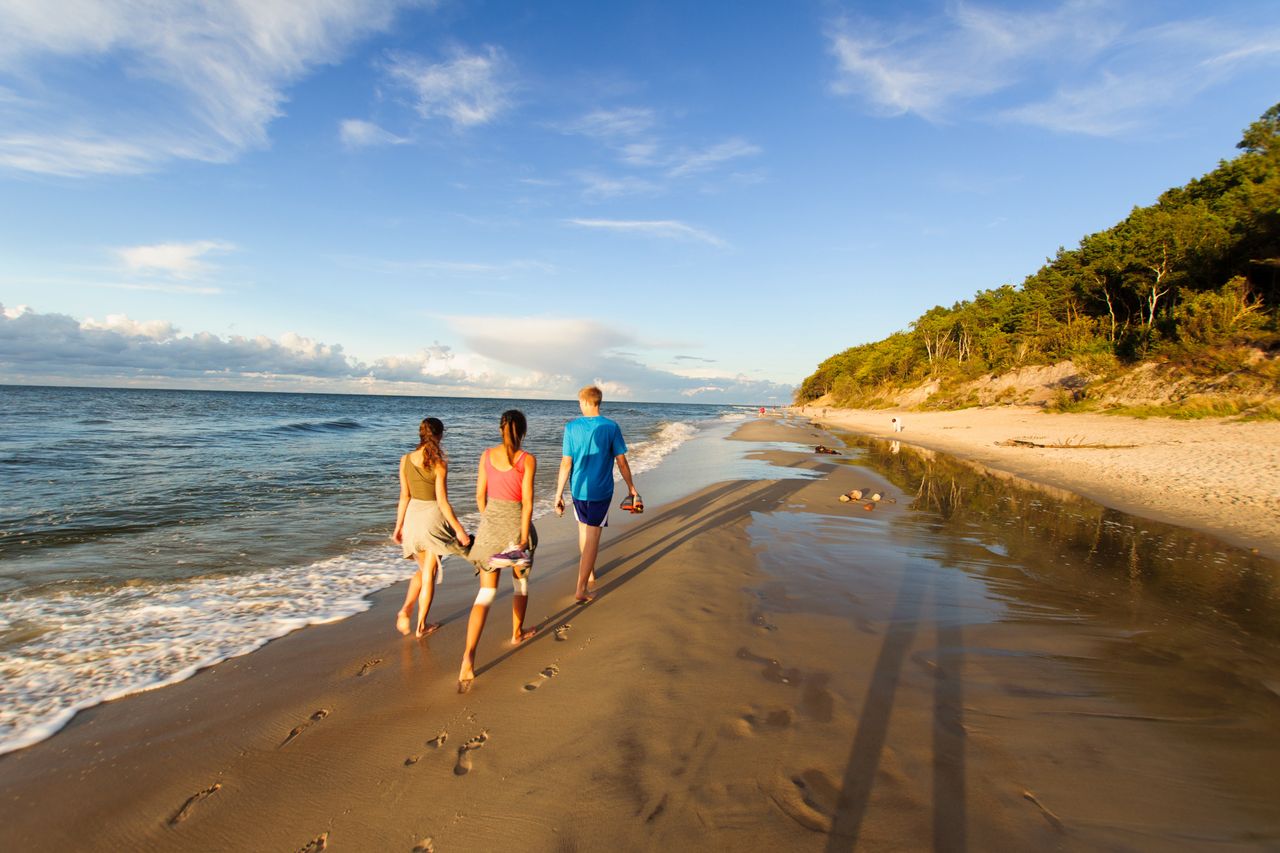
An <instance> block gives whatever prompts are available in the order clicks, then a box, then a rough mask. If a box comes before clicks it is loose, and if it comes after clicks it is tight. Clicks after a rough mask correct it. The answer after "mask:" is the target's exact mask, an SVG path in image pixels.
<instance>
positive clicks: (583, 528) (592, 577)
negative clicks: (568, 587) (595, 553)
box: [578, 522, 600, 592]
mask: <svg viewBox="0 0 1280 853" xmlns="http://www.w3.org/2000/svg"><path fill="white" fill-rule="evenodd" d="M590 529H591V528H590V527H588V526H587V525H585V524H583V523H581V522H579V523H578V556H579V559H581V556H582V555H583V554H584V553H586V550H587V531H588V530H590ZM596 529H597V530H599V529H600V528H598V527H597V528H596ZM596 541H597V544H596V547H597V549H598V548H599V537H597V540H596ZM595 588H596V559H595V557H592V558H591V574H589V575H587V592H594V591H595Z"/></svg>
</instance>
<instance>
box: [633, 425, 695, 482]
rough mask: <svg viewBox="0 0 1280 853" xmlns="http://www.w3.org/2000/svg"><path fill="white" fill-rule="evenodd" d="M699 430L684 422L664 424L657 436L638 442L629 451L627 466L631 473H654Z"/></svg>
mask: <svg viewBox="0 0 1280 853" xmlns="http://www.w3.org/2000/svg"><path fill="white" fill-rule="evenodd" d="M697 432H698V430H697V429H696V428H695V427H694V426H693V425H692V424H687V423H684V422H683V421H672V422H671V423H667V424H663V426H662V429H660V430H658V432H657V434H656V435H654V436H653V438H650V439H648V440H646V441H638V442H636V443H635V444H634V445H632V446H631V447H630V448H628V450H627V464H629V465H630V466H631V473H633V474H643V473H644V472H645V471H652V470H653V469H654V468H657V467H658V465H659V464H660V463H661V462H662V460H663V459H665V458H666V457H667V456H669V455H670V454H671V452H672V451H673V450H675V449H676V448H677V447H679V446H680V445H682V444H684V443H685V442H686V441H688V440H689V439H690V438H692V437H693V436H694V435H696V434H697Z"/></svg>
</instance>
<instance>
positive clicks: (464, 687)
mask: <svg viewBox="0 0 1280 853" xmlns="http://www.w3.org/2000/svg"><path fill="white" fill-rule="evenodd" d="M473 681H475V679H474V678H459V679H458V692H459V693H470V692H471V683H472V682H473Z"/></svg>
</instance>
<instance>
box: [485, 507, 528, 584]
mask: <svg viewBox="0 0 1280 853" xmlns="http://www.w3.org/2000/svg"><path fill="white" fill-rule="evenodd" d="M520 507H521V504H520V501H495V500H490V501H489V502H488V503H486V504H485V507H484V514H483V515H481V516H480V529H479V530H477V531H476V538H475V539H474V540H472V542H471V554H470V556H468V558H467V559H469V560H470V561H471V563H472V564H473V565H474V566H475V567H476V574H479V573H480V572H490V571H493V569H490V568H489V558H490V557H492V556H493V555H494V554H501V553H503V552H504V551H509V550H511V547H512V546H513V545H515V544H518V543H519V542H520ZM537 547H538V530H537V528H535V527H534V526H533V522H530V523H529V555H530V556H533V552H534V550H536V549H537Z"/></svg>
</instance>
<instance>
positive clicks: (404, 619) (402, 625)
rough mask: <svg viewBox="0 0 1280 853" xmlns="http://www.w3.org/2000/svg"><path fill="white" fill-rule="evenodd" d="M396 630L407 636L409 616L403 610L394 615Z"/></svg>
mask: <svg viewBox="0 0 1280 853" xmlns="http://www.w3.org/2000/svg"><path fill="white" fill-rule="evenodd" d="M396 630H397V631H399V632H400V633H401V634H404V635H405V636H406V637H407V636H409V614H408V613H406V612H405V611H403V610H401V611H400V612H399V613H397V614H396Z"/></svg>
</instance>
